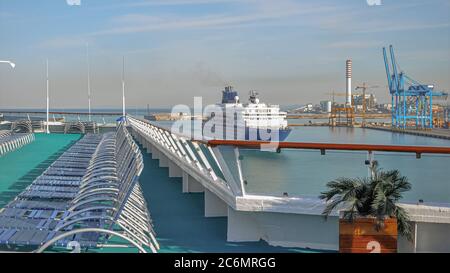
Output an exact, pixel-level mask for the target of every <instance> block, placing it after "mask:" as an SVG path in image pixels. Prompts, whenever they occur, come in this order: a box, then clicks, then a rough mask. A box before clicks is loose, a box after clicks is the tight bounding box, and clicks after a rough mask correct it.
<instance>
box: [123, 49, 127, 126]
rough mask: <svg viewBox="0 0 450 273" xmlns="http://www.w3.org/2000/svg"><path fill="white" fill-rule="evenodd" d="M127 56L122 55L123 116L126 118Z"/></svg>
mask: <svg viewBox="0 0 450 273" xmlns="http://www.w3.org/2000/svg"><path fill="white" fill-rule="evenodd" d="M125 115H126V112H125V56H123V57H122V117H123V118H124V119H125Z"/></svg>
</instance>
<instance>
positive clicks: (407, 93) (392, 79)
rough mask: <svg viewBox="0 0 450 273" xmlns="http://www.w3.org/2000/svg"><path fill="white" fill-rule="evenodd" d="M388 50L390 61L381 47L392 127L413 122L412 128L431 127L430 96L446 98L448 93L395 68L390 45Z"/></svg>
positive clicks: (403, 126)
mask: <svg viewBox="0 0 450 273" xmlns="http://www.w3.org/2000/svg"><path fill="white" fill-rule="evenodd" d="M389 53H390V63H389V60H388V54H387V51H386V48H385V47H383V58H384V64H385V69H386V76H387V80H388V85H389V92H390V94H391V105H392V114H391V115H392V127H394V128H400V129H404V128H407V127H408V126H409V125H410V124H414V127H415V128H421V129H426V128H433V98H434V97H441V98H445V99H446V98H447V96H448V93H445V92H442V91H436V90H434V85H433V84H421V83H419V82H417V81H415V80H414V79H412V78H411V77H409V76H408V75H407V74H406V73H405V72H404V71H402V70H400V69H399V66H398V64H397V61H396V59H395V55H394V48H393V47H392V45H390V46H389ZM391 70H392V74H391ZM399 71H400V72H399Z"/></svg>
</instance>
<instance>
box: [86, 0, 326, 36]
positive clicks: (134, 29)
mask: <svg viewBox="0 0 450 273" xmlns="http://www.w3.org/2000/svg"><path fill="white" fill-rule="evenodd" d="M183 2H185V1H183ZM194 2H198V1H194ZM255 3H256V2H255ZM257 3H258V5H253V6H252V10H251V11H250V12H248V13H246V14H239V15H234V14H213V15H205V16H197V17H185V16H179V15H176V16H174V15H166V16H159V17H155V16H149V15H144V14H127V15H122V16H119V17H116V18H114V20H113V21H114V22H115V23H120V24H121V25H120V26H116V27H112V28H109V29H105V30H101V31H98V32H95V33H92V35H107V34H125V33H140V32H152V31H160V30H171V29H172V30H173V29H194V28H213V27H214V28H217V27H236V26H241V25H244V24H255V23H262V22H273V21H279V20H282V19H287V18H290V17H295V16H301V15H311V14H317V13H321V12H327V11H328V12H330V11H332V10H333V8H332V7H327V6H320V5H316V6H305V5H300V4H298V3H296V2H293V1H288V0H285V1H279V2H277V3H274V2H272V1H258V2H257Z"/></svg>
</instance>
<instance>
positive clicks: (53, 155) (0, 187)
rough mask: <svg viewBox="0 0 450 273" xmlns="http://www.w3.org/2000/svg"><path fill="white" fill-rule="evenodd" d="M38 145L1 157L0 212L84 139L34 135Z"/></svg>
mask: <svg viewBox="0 0 450 273" xmlns="http://www.w3.org/2000/svg"><path fill="white" fill-rule="evenodd" d="M35 137H36V139H35V141H33V142H31V143H30V144H28V145H25V146H23V147H22V148H20V149H18V150H15V151H12V152H9V153H7V154H5V155H4V156H2V157H0V208H2V207H4V206H5V205H6V204H7V203H8V202H10V201H11V200H13V199H14V197H16V196H17V195H18V194H19V193H20V192H22V191H23V189H24V188H26V187H27V186H28V185H29V184H31V182H33V180H34V179H35V178H36V177H37V176H39V175H40V174H41V173H42V172H43V171H44V170H45V169H46V168H47V167H48V166H49V165H50V164H51V163H52V162H53V161H55V160H56V159H57V158H58V157H59V156H60V155H61V154H62V153H63V152H64V151H65V150H67V148H69V147H70V146H71V145H72V144H73V143H74V142H76V141H77V140H78V139H79V138H80V137H81V135H77V134H67V135H63V134H48V135H47V134H35Z"/></svg>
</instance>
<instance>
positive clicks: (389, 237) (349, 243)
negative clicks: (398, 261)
mask: <svg viewBox="0 0 450 273" xmlns="http://www.w3.org/2000/svg"><path fill="white" fill-rule="evenodd" d="M375 225H376V219H375V218H356V219H355V220H354V221H353V222H349V221H347V220H344V219H339V252H341V253H396V252H397V219H396V218H389V219H385V220H384V227H383V228H381V229H380V230H378V231H377V230H376V226H375Z"/></svg>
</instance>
